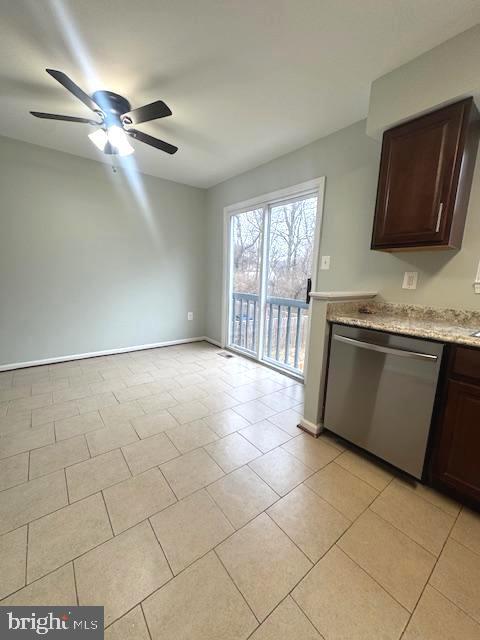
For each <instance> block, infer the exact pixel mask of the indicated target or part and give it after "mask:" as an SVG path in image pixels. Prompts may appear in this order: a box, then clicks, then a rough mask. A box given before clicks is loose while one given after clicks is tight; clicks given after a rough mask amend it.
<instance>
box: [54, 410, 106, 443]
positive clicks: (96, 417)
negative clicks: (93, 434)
mask: <svg viewBox="0 0 480 640" xmlns="http://www.w3.org/2000/svg"><path fill="white" fill-rule="evenodd" d="M104 426H105V425H104V424H103V421H102V419H101V417H100V414H99V412H98V411H92V413H82V414H81V415H78V416H72V417H71V418H65V419H64V420H57V421H56V422H55V435H56V437H57V441H59V440H65V439H66V438H72V437H73V436H78V435H81V434H84V433H88V432H89V431H96V430H97V429H102V428H103V427H104Z"/></svg>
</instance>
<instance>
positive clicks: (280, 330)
mask: <svg viewBox="0 0 480 640" xmlns="http://www.w3.org/2000/svg"><path fill="white" fill-rule="evenodd" d="M307 318H308V304H306V303H305V302H304V301H302V300H293V299H290V298H273V297H267V299H266V314H265V337H264V353H263V357H264V358H265V359H266V360H270V361H272V362H273V363H275V364H279V365H281V366H283V367H285V368H287V369H291V370H294V371H296V372H300V373H301V372H303V366H304V357H305V337H306V336H305V328H306V321H307ZM259 325H260V302H259V297H258V295H255V294H251V293H238V292H234V293H232V316H231V330H230V344H232V345H233V346H237V347H240V348H242V349H245V350H247V351H250V352H252V353H255V352H256V350H257V340H258V337H259Z"/></svg>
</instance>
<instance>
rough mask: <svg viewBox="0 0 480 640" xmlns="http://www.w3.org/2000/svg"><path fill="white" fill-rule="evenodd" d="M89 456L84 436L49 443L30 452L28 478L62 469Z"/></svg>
mask: <svg viewBox="0 0 480 640" xmlns="http://www.w3.org/2000/svg"><path fill="white" fill-rule="evenodd" d="M89 457H90V454H89V453H88V447H87V443H86V442H85V438H84V436H77V437H76V438H69V439H68V440H63V441H62V442H55V443H54V444H49V445H47V446H46V447H42V448H41V449H35V451H32V452H31V453H30V479H32V478H38V477H39V476H44V475H46V474H47V473H52V472H53V471H57V470H58V469H64V468H65V467H69V466H70V465H72V464H75V463H76V462H81V461H82V460H87V458H89Z"/></svg>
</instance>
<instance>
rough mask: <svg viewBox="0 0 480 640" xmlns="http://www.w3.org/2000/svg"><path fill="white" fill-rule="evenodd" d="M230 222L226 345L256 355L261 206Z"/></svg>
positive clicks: (262, 231) (258, 315) (261, 227)
mask: <svg viewBox="0 0 480 640" xmlns="http://www.w3.org/2000/svg"><path fill="white" fill-rule="evenodd" d="M230 224H231V235H230V254H231V258H232V262H231V295H230V298H231V310H230V340H229V345H230V346H231V347H236V348H238V349H241V350H244V351H247V352H248V353H250V354H255V355H256V354H257V353H258V344H259V340H258V337H259V328H260V288H261V287H260V285H261V278H262V247H263V233H264V214H263V209H254V210H252V211H244V212H242V213H238V214H236V215H233V216H232V218H231V223H230Z"/></svg>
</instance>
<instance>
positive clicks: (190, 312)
mask: <svg viewBox="0 0 480 640" xmlns="http://www.w3.org/2000/svg"><path fill="white" fill-rule="evenodd" d="M187 318H188V320H193V311H189V312H188V313H187Z"/></svg>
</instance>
